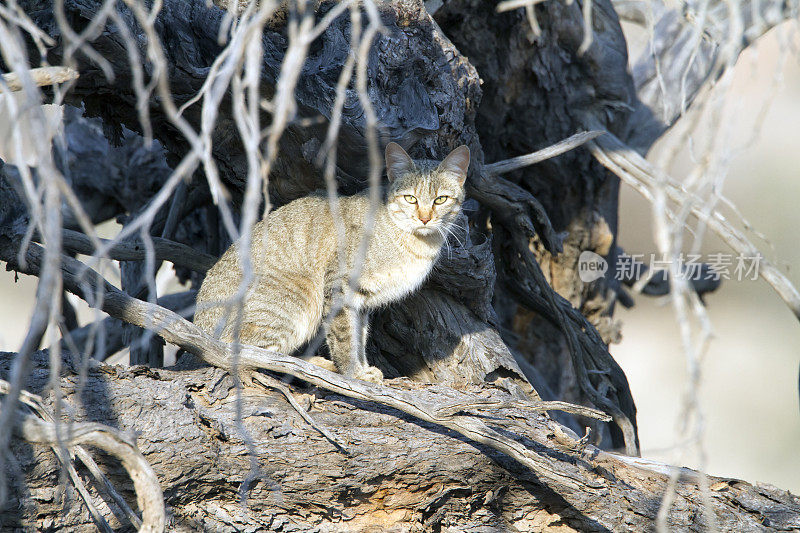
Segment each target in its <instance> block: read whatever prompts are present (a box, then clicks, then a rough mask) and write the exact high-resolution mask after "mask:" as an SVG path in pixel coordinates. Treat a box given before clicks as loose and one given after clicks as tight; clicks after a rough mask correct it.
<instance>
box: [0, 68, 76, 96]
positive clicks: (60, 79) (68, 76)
mask: <svg viewBox="0 0 800 533" xmlns="http://www.w3.org/2000/svg"><path fill="white" fill-rule="evenodd" d="M27 75H28V76H30V77H31V80H32V81H33V83H34V85H36V86H38V87H43V86H46V85H55V84H57V83H64V82H66V81H70V80H76V79H78V76H79V74H78V72H77V71H75V70H74V69H71V68H69V67H39V68H34V69H31V70H29V71H28V74H27ZM4 87H8V90H9V91H21V90H22V88H23V80H22V77H21V76H20V75H19V74H17V73H15V72H12V73H9V74H3V83H0V93H2V92H3V89H4Z"/></svg>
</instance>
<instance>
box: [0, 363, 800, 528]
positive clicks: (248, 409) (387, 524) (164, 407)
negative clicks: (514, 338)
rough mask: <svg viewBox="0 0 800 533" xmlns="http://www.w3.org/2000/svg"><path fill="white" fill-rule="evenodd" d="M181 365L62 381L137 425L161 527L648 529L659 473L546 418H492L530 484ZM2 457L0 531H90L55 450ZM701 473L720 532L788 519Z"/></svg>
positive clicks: (766, 492) (101, 500)
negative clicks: (523, 455) (514, 447)
mask: <svg viewBox="0 0 800 533" xmlns="http://www.w3.org/2000/svg"><path fill="white" fill-rule="evenodd" d="M10 361H11V354H3V355H2V356H0V376H2V377H3V378H5V377H6V376H7V372H8V368H9V364H10ZM194 361H195V360H193V359H184V360H182V361H181V364H180V365H179V366H178V367H176V368H172V369H157V370H156V369H153V370H150V369H147V368H145V367H133V368H121V367H114V366H105V365H102V366H99V367H96V368H93V369H91V370H89V372H88V374H87V376H86V379H85V382H84V384H83V385H81V379H80V378H79V376H78V375H77V374H75V373H73V372H70V371H66V372H65V373H64V374H63V375H62V377H61V385H62V387H63V390H64V393H65V405H66V406H68V407H69V409H70V410H71V411H72V413H74V415H75V418H76V420H78V421H92V422H100V423H103V424H107V425H110V426H112V427H118V428H124V429H125V430H126V431H129V432H133V433H135V435H136V442H137V444H138V447H139V449H140V450H141V451H142V453H143V454H144V456H145V457H146V458H147V460H148V462H149V463H150V464H151V465H152V466H153V468H154V470H155V472H156V474H157V475H158V478H159V480H160V481H161V487H162V490H163V493H164V496H165V500H166V504H167V515H168V525H167V529H168V530H169V531H197V530H207V531H261V530H268V531H376V530H383V529H384V528H385V529H386V530H390V531H399V532H402V531H452V532H455V531H459V532H461V531H538V530H541V529H544V528H553V530H558V531H581V532H586V531H651V530H652V529H653V526H652V524H653V522H654V520H655V516H656V514H657V512H658V509H659V505H660V502H661V498H662V495H663V493H664V490H665V487H666V483H667V479H668V472H669V468H670V467H667V466H666V465H661V464H657V463H653V462H648V461H644V460H636V459H632V458H624V457H623V456H618V455H614V454H608V453H606V452H603V451H601V450H598V449H597V448H595V447H593V446H591V445H588V446H586V448H584V449H583V450H582V451H580V452H576V451H575V450H574V449H571V448H570V447H569V446H565V445H564V441H561V440H560V438H559V435H560V434H561V433H560V432H559V431H558V427H557V426H556V424H555V423H554V422H552V421H551V420H549V419H548V418H547V417H546V416H544V415H541V414H540V415H538V416H531V415H529V414H528V415H526V414H524V413H522V412H518V411H515V410H514V409H513V408H511V409H498V410H497V411H496V414H499V413H501V412H502V414H503V416H504V417H506V422H505V423H504V424H503V427H504V429H505V431H507V432H508V433H509V434H513V435H514V436H515V438H518V439H520V440H522V441H523V442H525V443H526V445H528V446H530V447H533V448H535V449H536V450H538V451H539V452H541V453H543V454H545V455H546V456H547V457H549V458H550V460H551V461H552V465H553V468H554V469H555V471H556V472H558V473H559V474H560V475H562V476H563V479H564V481H563V482H561V483H554V482H552V481H547V482H546V483H543V482H542V481H541V480H539V479H537V478H536V476H535V475H533V474H532V473H531V472H530V471H529V470H528V469H526V468H524V467H522V466H521V465H519V464H518V463H515V462H513V461H511V460H509V459H508V457H506V456H504V455H502V454H499V453H497V452H495V451H493V450H491V449H488V448H486V447H484V446H482V445H479V444H475V443H473V442H470V441H468V440H465V439H464V438H462V437H460V436H458V435H456V434H453V433H452V432H450V431H448V430H446V429H444V428H442V427H439V426H436V425H433V424H429V423H425V422H420V421H418V420H415V419H413V418H409V417H408V416H407V415H404V414H403V413H400V412H398V411H395V410H393V409H390V408H386V407H383V406H380V405H376V404H371V403H369V402H362V401H358V400H352V399H349V398H345V397H342V396H339V395H336V394H332V393H329V392H326V391H324V390H320V389H313V388H312V389H303V390H302V391H298V392H297V393H296V399H297V400H298V402H299V403H300V404H301V405H302V406H303V407H304V408H305V409H306V410H307V411H308V413H309V414H310V415H311V416H312V417H313V419H314V421H315V423H316V424H318V425H321V426H323V427H325V428H327V429H328V430H330V431H332V432H333V433H334V434H335V435H336V437H337V438H338V439H339V440H340V441H341V442H342V443H344V446H345V448H346V452H343V451H341V450H338V449H337V448H336V447H335V446H334V445H332V444H331V443H330V442H329V441H327V440H326V439H325V438H323V437H322V436H320V434H319V433H318V432H317V431H316V430H315V429H313V428H312V427H310V426H309V425H308V424H307V423H306V422H304V421H303V420H302V419H301V418H300V416H298V414H297V412H295V411H294V410H293V409H292V408H291V407H290V406H289V404H288V403H287V402H286V400H285V399H284V398H283V396H281V395H280V394H279V393H276V392H273V391H265V390H263V389H253V388H249V387H248V388H245V389H243V390H242V404H241V420H242V424H241V426H240V425H239V424H238V423H237V419H236V394H237V393H236V389H235V387H234V383H233V381H232V380H231V378H230V377H229V375H228V374H227V373H225V372H223V371H222V370H219V369H215V368H212V367H205V366H201V367H200V368H198V366H197V364H196V363H195V362H194ZM34 362H35V369H34V372H33V373H32V375H31V379H30V380H29V381H28V388H29V390H31V391H33V392H40V391H42V390H43V388H44V386H45V385H46V381H47V368H46V366H47V362H48V356H47V354H46V353H45V352H39V353H38V354H36V356H35V357H34ZM390 385H391V386H392V387H396V388H398V389H401V390H402V389H405V390H414V392H415V393H416V394H419V395H422V396H423V397H426V398H428V399H430V401H432V402H437V403H439V404H444V403H449V402H457V401H459V399H460V396H461V394H462V392H461V391H459V390H453V389H447V388H443V387H441V386H439V385H422V384H418V383H414V382H412V381H409V380H408V379H396V380H392V381H391V382H390ZM476 389H477V390H478V391H479V392H480V393H481V394H482V395H483V396H485V398H486V399H487V400H489V399H495V400H498V401H508V400H510V399H511V397H510V396H509V394H508V393H507V392H504V391H503V390H501V389H498V388H487V387H485V386H475V385H472V386H467V387H466V388H464V389H463V392H469V391H472V392H475V390H476ZM50 400H52V398H50V399H49V400H48V403H50ZM516 417H522V418H516ZM515 418H516V419H515ZM554 426H555V427H554ZM66 428H67V426H65V429H66ZM242 429H244V430H245V431H246V433H244V432H243V431H242ZM13 450H14V455H15V457H16V458H17V460H18V461H19V463H18V468H17V469H16V473H15V474H13V475H15V476H16V477H15V485H14V489H15V492H14V499H13V500H12V501H11V502H10V505H8V506H7V507H6V509H5V510H4V511H2V513H0V524H2V527H3V530H4V531H16V530H17V529H18V528H21V527H23V525H28V526H30V527H33V528H35V529H36V530H37V531H58V530H70V531H81V530H86V531H89V530H92V529H93V525H92V522H91V519H90V518H89V514H88V512H87V511H86V509H85V506H84V505H83V504H82V502H81V500H80V498H78V497H77V495H76V494H74V492H73V489H72V488H71V486H70V485H69V484H68V485H66V487H65V489H64V491H65V492H63V493H61V492H60V491H59V490H57V489H56V487H58V486H59V472H60V467H59V465H58V463H57V462H56V460H55V457H54V455H53V453H52V452H51V451H50V450H49V449H46V448H43V447H41V446H34V445H30V444H27V443H24V442H21V441H16V442H15V444H14V448H13ZM90 451H92V453H93V454H94V455H96V454H95V453H94V450H90ZM251 453H254V454H255V455H254V456H253V457H252V458H251V455H250V454H251ZM99 464H100V466H101V468H102V469H103V470H104V471H105V472H106V473H107V475H108V476H109V478H110V479H111V480H112V482H113V484H114V486H115V487H116V488H117V490H118V491H119V492H120V494H121V495H122V496H123V497H124V498H126V500H127V501H128V502H129V504H130V505H131V506H133V507H134V508H135V498H134V495H133V492H132V485H131V482H130V480H129V479H128V477H127V475H126V474H125V471H124V470H123V469H122V467H121V466H120V464H119V462H117V461H116V460H114V459H109V458H108V457H103V456H101V457H100V459H99ZM254 468H255V470H254ZM79 472H80V473H81V475H82V477H84V478H85V482H86V484H87V488H88V489H89V490H90V492H91V494H92V498H93V501H94V503H95V504H96V506H97V507H98V509H101V510H102V511H104V513H105V514H106V515H107V517H108V516H112V514H111V510H114V511H115V512H116V515H115V516H117V517H119V515H120V513H119V510H118V509H116V507H115V504H114V502H113V501H111V500H110V499H109V498H108V497H107V496H103V492H102V489H100V490H98V487H97V486H96V484H94V483H92V480H91V479H90V478H89V477H88V476H87V474H86V472H85V471H83V470H82V469H79ZM698 476H699V474H698V473H697V472H694V471H691V470H688V469H684V470H683V471H682V473H681V477H680V481H679V483H678V488H677V496H676V501H675V504H674V505H673V507H672V511H671V513H670V515H669V516H670V518H669V526H670V530H671V531H705V530H706V528H707V526H708V511H707V510H706V509H705V508H704V503H703V498H704V497H703V494H702V490H701V488H700V486H699V477H698ZM708 482H709V484H710V486H711V490H710V492H709V499H710V502H711V507H712V508H713V511H714V513H715V516H716V520H717V523H718V524H719V526H720V529H721V530H723V531H785V530H789V529H794V528H798V527H800V499H798V498H797V497H795V496H793V495H791V494H789V493H788V492H786V491H781V490H778V489H776V488H774V487H768V486H753V485H750V484H748V483H745V482H743V481H739V480H735V479H721V478H713V477H712V478H709V480H708ZM242 497H244V498H245V500H244V503H243V501H242ZM64 505H66V512H65V507H64ZM116 520H117V521H114V520H111V521H110V522H109V523H110V525H111V526H112V527H123V528H124V527H125V526H126V523H125V521H124V519H122V521H121V522H120V519H119V518H117V519H116Z"/></svg>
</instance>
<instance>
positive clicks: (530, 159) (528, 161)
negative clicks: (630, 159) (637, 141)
mask: <svg viewBox="0 0 800 533" xmlns="http://www.w3.org/2000/svg"><path fill="white" fill-rule="evenodd" d="M602 134H603V131H602V130H597V131H582V132H580V133H576V134H575V135H572V136H571V137H568V138H566V139H564V140H563V141H559V142H557V143H555V144H552V145H550V146H548V147H547V148H543V149H541V150H537V151H536V152H533V153H531V154H526V155H521V156H519V157H513V158H511V159H506V160H505V161H498V162H497V163H489V164H487V165H484V166H483V170H484V172H486V173H487V174H489V175H494V174H505V173H506V172H511V171H514V170H518V169H520V168H525V167H527V166H530V165H535V164H536V163H540V162H542V161H545V160H547V159H550V158H551V157H555V156H557V155H561V154H563V153H564V152H569V151H570V150H573V149H575V148H577V147H579V146H582V145H584V144H586V143H587V142H589V141H591V140H592V139H594V138H595V137H597V136H599V135H602Z"/></svg>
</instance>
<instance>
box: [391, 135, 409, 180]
mask: <svg viewBox="0 0 800 533" xmlns="http://www.w3.org/2000/svg"><path fill="white" fill-rule="evenodd" d="M412 170H414V161H413V160H412V159H411V157H410V156H409V155H408V154H407V153H406V151H405V150H403V147H402V146H400V145H399V144H397V143H389V144H387V145H386V176H388V178H389V183H391V182H393V181H394V180H395V178H398V177H400V176H402V175H403V174H406V173H408V172H411V171H412Z"/></svg>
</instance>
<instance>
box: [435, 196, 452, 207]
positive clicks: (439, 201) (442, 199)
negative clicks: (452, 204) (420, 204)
mask: <svg viewBox="0 0 800 533" xmlns="http://www.w3.org/2000/svg"><path fill="white" fill-rule="evenodd" d="M448 198H449V196H437V197H436V199H435V200H434V201H433V203H434V204H436V205H442V204H443V203H445V202H446V201H447V199H448Z"/></svg>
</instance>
